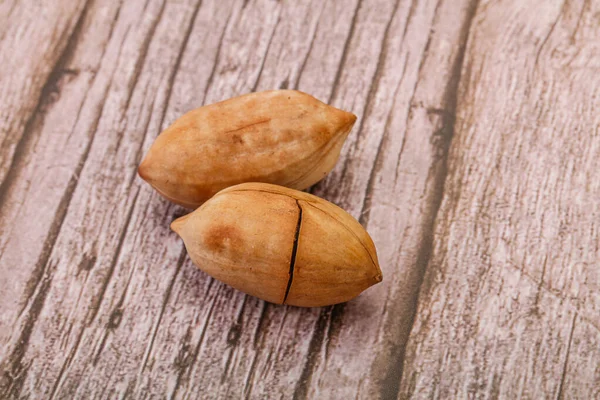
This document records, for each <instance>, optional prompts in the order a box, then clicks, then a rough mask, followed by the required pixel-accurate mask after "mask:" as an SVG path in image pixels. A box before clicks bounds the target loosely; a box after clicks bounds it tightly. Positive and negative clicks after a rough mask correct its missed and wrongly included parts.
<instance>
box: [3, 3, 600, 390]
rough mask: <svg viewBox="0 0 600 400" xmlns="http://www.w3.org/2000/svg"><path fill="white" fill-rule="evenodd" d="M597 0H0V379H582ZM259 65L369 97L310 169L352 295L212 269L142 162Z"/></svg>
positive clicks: (231, 383) (593, 283) (426, 383)
mask: <svg viewBox="0 0 600 400" xmlns="http://www.w3.org/2000/svg"><path fill="white" fill-rule="evenodd" d="M63 3H64V4H63ZM590 3H591V2H588V3H584V2H577V1H575V2H570V3H566V4H565V5H562V4H559V3H556V2H541V1H537V2H534V3H532V4H523V3H522V2H518V1H516V0H514V1H507V0H504V1H502V2H486V1H480V2H478V1H476V0H459V1H456V0H453V1H452V0H439V1H436V0H373V1H363V0H349V1H345V0H344V1H343V0H330V1H326V2H323V1H319V0H302V1H273V0H177V1H175V0H173V1H162V0H148V1H127V2H106V1H100V0H90V1H89V2H87V3H86V4H83V2H47V4H46V3H44V5H41V3H39V2H31V4H29V2H17V1H5V2H1V3H0V49H1V50H3V51H2V52H0V59H2V60H4V59H5V58H6V57H9V53H7V52H6V51H4V50H5V49H14V48H18V49H22V50H21V53H19V54H18V55H17V57H16V58H15V59H14V60H9V63H8V64H0V95H1V96H0V100H1V102H0V116H1V118H0V141H2V147H1V149H0V182H2V183H1V184H0V309H1V310H2V312H1V313H0V398H28V397H29V398H49V399H62V398H81V399H92V398H94V399H95V398H100V399H105V398H111V399H112V398H176V399H197V398H199V399H205V398H206V399H212V398H255V399H263V398H296V399H305V398H310V399H312V398H319V399H340V398H343V399H346V398H362V399H374V398H395V397H400V398H406V397H409V396H410V395H411V394H412V395H413V396H414V397H415V398H421V397H424V398H428V397H441V398H452V397H457V398H460V397H466V395H467V394H470V395H473V396H475V395H477V396H479V395H481V397H486V396H487V397H490V398H495V397H498V395H499V394H501V395H506V396H508V397H511V395H513V394H516V395H518V394H520V393H522V397H523V398H527V397H533V396H534V395H540V394H541V395H547V396H548V397H557V396H558V395H559V394H561V395H562V396H563V398H594V397H598V391H599V387H600V384H599V383H598V379H600V370H599V369H598V368H599V367H598V363H597V360H598V357H599V356H600V354H598V348H597V345H598V343H599V342H600V338H599V337H598V326H600V323H599V322H598V317H597V314H598V313H597V311H598V282H600V280H599V279H598V275H597V271H598V269H597V268H594V267H595V266H598V259H599V257H598V243H599V242H598V228H597V222H596V221H598V218H597V217H598V214H599V213H598V205H597V201H596V199H597V198H599V196H598V194H600V193H599V191H598V182H597V181H598V179H596V180H595V181H594V179H593V178H594V172H595V171H596V170H598V168H597V167H598V158H597V156H598V150H599V143H598V140H597V139H598V117H597V116H596V115H597V114H598V113H597V112H596V113H594V111H595V110H596V109H597V108H598V107H597V105H598V102H597V93H596V92H597V91H595V88H596V87H598V85H597V83H596V80H597V79H596V78H595V76H594V74H593V72H594V71H595V69H597V67H598V60H597V58H596V55H597V51H596V50H597V46H596V42H595V41H594V40H593V38H594V37H597V36H598V33H600V32H597V29H598V28H597V26H598V24H595V23H594V21H596V19H594V18H597V16H596V14H597V11H598V10H595V9H594V7H596V8H597V6H596V5H594V4H590ZM476 10H477V13H476V14H475V11H476ZM40 15H44V18H41V17H40ZM474 16H475V18H474ZM577 21H579V23H577ZM4 22H6V23H4ZM573 32H575V33H573ZM467 38H468V43H469V46H468V49H467V51H465V48H466V43H467ZM36 48H37V51H36V50H35V49H36ZM465 57H466V59H465ZM463 65H464V66H463ZM459 82H460V90H458V87H459ZM273 88H295V89H300V90H303V91H305V92H308V93H311V94H313V95H314V96H316V97H317V98H319V99H322V100H323V101H327V102H329V103H331V104H333V105H334V106H337V107H340V108H343V109H346V110H349V111H352V112H354V113H355V114H357V115H358V117H359V120H358V123H357V125H356V127H355V128H354V130H353V131H352V133H351V134H350V136H349V138H348V141H347V143H346V144H345V146H344V148H343V150H342V156H341V158H340V161H339V163H338V165H337V166H336V168H335V169H334V171H333V172H332V174H331V175H330V176H329V177H328V178H327V179H326V180H324V181H323V182H321V183H319V184H318V185H316V186H315V187H314V188H312V189H311V191H312V192H313V193H315V194H317V195H319V196H322V197H324V198H326V199H328V200H331V201H333V202H335V203H337V204H339V205H341V206H342V207H344V208H345V209H347V210H348V211H349V212H350V213H351V214H352V215H354V216H355V217H356V218H357V219H359V220H360V222H361V223H362V224H363V225H365V227H366V228H367V229H368V231H369V232H370V233H371V235H372V237H373V239H374V241H375V243H376V245H377V249H378V254H379V259H380V262H381V265H382V269H383V273H384V281H383V283H381V284H379V285H377V286H375V287H373V288H371V289H369V290H368V291H366V292H365V293H364V294H362V295H361V296H360V297H358V298H357V299H355V300H353V301H351V302H349V303H347V304H344V305H338V306H334V307H325V308H315V309H300V308H294V307H287V306H286V307H282V306H275V305H272V304H267V303H265V302H263V301H260V300H257V299H255V298H252V297H249V296H246V295H244V294H242V293H240V292H236V291H235V290H233V289H231V288H229V287H227V286H225V285H223V284H221V283H219V282H217V281H214V280H213V279H212V278H210V277H208V276H207V275H205V274H203V273H202V272H200V271H198V270H197V269H196V267H194V266H193V265H192V263H191V262H190V261H189V259H188V257H187V255H186V254H185V251H184V248H183V246H182V243H181V241H180V239H179V238H178V237H177V235H176V234H174V233H173V232H171V231H170V229H169V223H170V222H171V221H172V220H173V219H175V218H176V217H178V216H180V215H182V214H184V213H187V212H188V211H187V210H184V209H182V208H180V207H177V206H174V205H171V204H169V203H168V202H167V201H165V200H164V199H162V198H161V197H160V196H158V195H157V194H156V193H155V192H154V191H153V190H152V189H151V188H150V187H149V186H148V185H147V184H146V183H144V182H143V181H142V180H141V179H139V178H138V177H137V175H136V168H137V165H138V164H139V162H140V159H141V157H142V155H143V154H144V152H146V151H147V150H148V148H149V147H150V145H151V143H152V141H153V140H154V138H155V137H156V135H158V133H159V132H160V131H161V130H162V129H164V128H166V127H167V126H168V125H169V124H170V123H172V122H173V121H174V120H175V119H177V118H178V117H179V116H180V115H181V114H182V113H184V112H186V111H188V110H190V109H192V108H195V107H198V106H200V105H202V104H208V103H212V102H216V101H219V100H222V99H226V98H229V97H232V96H236V95H239V94H243V93H247V92H250V91H255V90H266V89H273ZM457 107H458V108H457ZM457 112H458V113H457ZM455 131H456V132H455ZM451 142H452V152H451V153H450V158H449V159H448V148H449V146H450V143H451ZM447 166H448V167H449V169H450V170H449V173H448V172H447V170H448V167H447ZM488 182H489V184H488V186H485V185H486V184H487V183H488ZM442 199H444V200H443V201H442ZM441 203H442V204H443V205H442V208H441V209H440V210H439V211H438V209H439V208H440V204H441ZM434 224H435V229H434ZM466 244H469V246H466ZM578 246H583V247H581V248H579V247H578ZM594 246H595V247H594ZM542 261H543V263H542ZM426 270H427V276H426V278H425V285H424V290H422V291H421V292H420V288H421V283H422V281H423V276H424V274H425V273H426ZM480 282H481V286H480V287H479V286H477V285H478V284H479V283H480ZM418 296H420V300H419V304H420V305H419V310H420V311H419V314H418V316H417V322H416V325H415V329H414V330H413V333H412V336H411V346H410V348H409V351H408V353H407V354H408V359H407V361H406V363H404V357H405V346H406V342H407V340H408V337H409V333H410V331H411V328H412V324H413V320H414V318H415V313H416V310H417V297H418ZM440 307H441V308H440ZM442 310H443V311H442ZM438 360H439V361H438ZM544 361H548V362H547V364H545V365H544ZM403 368H405V369H404V370H403ZM494 376H496V378H494ZM490 377H491V378H490ZM497 377H500V378H501V379H500V378H497ZM495 387H498V390H497V391H494V390H495V389H494V390H492V389H493V388H495ZM517 390H520V392H518V393H517ZM521 391H522V392H521ZM516 395H515V396H512V397H518V396H516ZM586 396H587V397H586Z"/></svg>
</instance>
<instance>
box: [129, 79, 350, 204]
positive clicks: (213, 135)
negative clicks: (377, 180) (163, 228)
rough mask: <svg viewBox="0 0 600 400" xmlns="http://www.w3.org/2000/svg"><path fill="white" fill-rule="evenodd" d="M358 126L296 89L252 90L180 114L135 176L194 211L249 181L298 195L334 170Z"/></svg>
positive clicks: (342, 113)
mask: <svg viewBox="0 0 600 400" xmlns="http://www.w3.org/2000/svg"><path fill="white" fill-rule="evenodd" d="M355 121H356V116H355V115H354V114H351V113H348V112H345V111H342V110H339V109H337V108H334V107H331V106H329V105H327V104H325V103H323V102H321V101H319V100H317V99H315V98H314V97H312V96H310V95H308V94H306V93H302V92H299V91H296V90H273V91H266V92H258V93H250V94H247V95H244V96H239V97H235V98H232V99H229V100H225V101H222V102H219V103H215V104H211V105H207V106H204V107H200V108H197V109H195V110H193V111H190V112H188V113H186V114H185V115H183V116H182V117H181V118H179V119H178V120H176V121H175V122H174V123H173V124H172V125H171V126H170V127H169V128H167V129H166V130H165V131H164V132H162V133H161V134H160V135H159V136H158V137H157V138H156V140H155V142H154V144H153V145H152V146H151V148H150V150H149V151H148V154H147V155H146V157H145V159H144V160H143V161H142V163H141V164H140V166H139V169H138V172H139V174H140V176H141V177H142V178H143V179H144V180H146V181H147V182H148V183H150V184H151V185H152V186H153V187H154V188H155V189H156V190H157V191H158V192H159V193H161V194H162V195H163V196H164V197H166V198H167V199H169V200H171V201H173V202H175V203H178V204H180V205H183V206H185V207H189V208H196V207H198V206H199V205H201V204H202V203H204V202H205V201H206V200H208V199H209V198H210V197H211V196H213V195H214V194H215V193H217V192H218V191H220V190H222V189H224V188H226V187H229V186H233V185H236V184H239V183H244V182H265V183H273V184H278V185H282V186H286V187H290V188H293V189H300V190H301V189H305V188H307V187H309V186H311V185H313V184H314V183H316V182H318V181H319V180H321V179H322V178H323V177H325V175H327V173H328V172H329V171H331V169H332V168H333V167H334V165H335V163H336V162H337V160H338V158H339V154H340V150H341V147H342V145H343V143H344V141H345V139H346V137H347V136H348V133H349V132H350V130H351V129H352V126H353V125H354V122H355Z"/></svg>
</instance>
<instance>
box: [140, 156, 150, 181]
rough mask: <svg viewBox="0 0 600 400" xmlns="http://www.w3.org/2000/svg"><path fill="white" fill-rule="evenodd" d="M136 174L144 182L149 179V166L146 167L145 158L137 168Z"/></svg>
mask: <svg viewBox="0 0 600 400" xmlns="http://www.w3.org/2000/svg"><path fill="white" fill-rule="evenodd" d="M137 173H138V175H139V176H140V178H142V179H143V180H145V181H148V179H150V166H149V165H148V162H147V159H146V158H144V159H143V160H142V162H141V163H140V165H139V166H138V170H137Z"/></svg>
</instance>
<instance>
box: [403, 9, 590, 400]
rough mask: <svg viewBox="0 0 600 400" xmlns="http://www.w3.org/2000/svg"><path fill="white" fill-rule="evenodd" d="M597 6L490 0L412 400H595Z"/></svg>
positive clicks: (420, 326) (464, 95)
mask: <svg viewBox="0 0 600 400" xmlns="http://www.w3.org/2000/svg"><path fill="white" fill-rule="evenodd" d="M599 7H600V5H599V4H598V3H595V2H588V1H569V2H565V3H564V4H561V2H550V3H548V2H542V1H531V2H520V1H510V0H506V1H499V2H482V3H481V4H480V5H479V8H478V9H477V13H476V17H475V22H474V25H473V28H472V29H471V34H470V36H469V45H468V50H467V53H466V54H467V55H466V57H467V58H466V63H465V69H464V71H463V74H462V78H461V86H460V87H461V90H460V92H459V97H458V114H457V123H456V134H455V138H454V139H453V142H452V148H451V151H450V155H449V174H448V178H447V181H446V183H445V192H444V199H443V203H442V207H441V210H440V213H439V216H438V218H437V220H436V221H437V222H436V229H435V240H434V250H433V255H432V258H431V260H430V262H429V264H428V267H427V273H426V277H425V281H424V285H423V289H422V291H421V294H420V300H419V307H418V314H417V315H418V316H417V319H416V323H415V326H414V329H413V331H412V333H411V337H410V341H409V345H408V348H407V358H406V363H405V372H404V375H403V378H402V385H401V391H400V397H401V398H409V397H415V398H466V397H469V398H515V399H516V398H560V399H562V398H565V399H591V398H597V397H598V395H599V390H600V375H599V370H598V348H597V345H598V342H599V341H600V330H599V329H598V328H599V327H600V318H599V317H598V316H599V315H600V248H599V247H600V225H599V221H600V204H599V203H598V199H599V198H600V175H599V172H598V171H600V131H599V127H600V114H599V113H598V109H599V107H600V101H599V98H598V93H597V92H598V90H597V88H598V87H599V85H600V76H599V75H598V73H597V71H598V67H599V66H600V59H599V58H598V54H600V53H599V52H598V50H599V48H598V41H597V38H598V37H599V35H600V28H599V27H600V25H599V24H598V15H599V12H600V8H599Z"/></svg>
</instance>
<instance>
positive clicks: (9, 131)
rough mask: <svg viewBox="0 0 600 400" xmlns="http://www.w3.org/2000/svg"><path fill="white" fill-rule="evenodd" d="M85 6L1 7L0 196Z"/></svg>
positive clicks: (32, 3)
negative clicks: (21, 143)
mask: <svg viewBox="0 0 600 400" xmlns="http://www.w3.org/2000/svg"><path fill="white" fill-rule="evenodd" d="M85 5H86V4H85V1H83V0H82V1H58V2H53V3H49V2H40V1H33V0H25V1H6V2H4V1H3V2H2V4H0V65H2V79H0V98H1V99H2V107H0V194H1V192H2V190H3V187H4V181H5V179H6V178H7V176H6V175H7V173H8V170H9V168H10V165H11V163H12V162H14V160H15V153H16V152H19V150H20V148H19V144H20V142H21V141H22V140H23V139H24V138H25V139H26V138H27V135H28V131H29V125H30V123H31V119H32V118H33V117H34V113H35V111H36V110H37V109H38V108H39V105H40V104H39V101H40V97H41V96H42V92H49V91H52V86H53V84H54V82H55V80H56V77H55V75H56V73H58V72H57V71H56V70H58V69H60V68H61V64H62V56H63V53H64V51H65V49H66V48H67V47H68V45H69V43H71V38H73V37H74V35H73V33H74V31H76V30H77V29H76V28H77V25H78V21H80V20H81V16H82V15H83V10H84V8H85ZM40 16H43V18H44V21H43V22H42V23H40V21H39V19H40ZM53 71H56V73H55V74H52V72H53Z"/></svg>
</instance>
